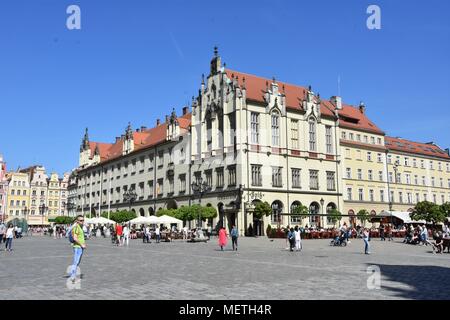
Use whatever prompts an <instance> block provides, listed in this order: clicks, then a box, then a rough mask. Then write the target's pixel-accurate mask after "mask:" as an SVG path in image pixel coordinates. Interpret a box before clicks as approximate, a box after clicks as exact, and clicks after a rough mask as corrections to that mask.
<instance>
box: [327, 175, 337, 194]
mask: <svg viewBox="0 0 450 320" xmlns="http://www.w3.org/2000/svg"><path fill="white" fill-rule="evenodd" d="M334 177H335V174H334V172H332V171H327V190H328V191H334V190H336V183H335V178H334Z"/></svg>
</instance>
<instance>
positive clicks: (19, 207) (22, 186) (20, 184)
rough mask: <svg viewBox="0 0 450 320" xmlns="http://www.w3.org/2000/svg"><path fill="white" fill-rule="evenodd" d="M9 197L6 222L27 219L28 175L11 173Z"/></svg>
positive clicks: (9, 177) (8, 178) (8, 179)
mask: <svg viewBox="0 0 450 320" xmlns="http://www.w3.org/2000/svg"><path fill="white" fill-rule="evenodd" d="M7 181H8V195H7V204H6V205H7V207H6V213H7V217H6V219H5V220H6V221H10V220H12V219H15V218H20V219H22V218H27V215H28V214H29V199H30V182H29V178H28V174H26V173H20V172H9V173H8V174H7Z"/></svg>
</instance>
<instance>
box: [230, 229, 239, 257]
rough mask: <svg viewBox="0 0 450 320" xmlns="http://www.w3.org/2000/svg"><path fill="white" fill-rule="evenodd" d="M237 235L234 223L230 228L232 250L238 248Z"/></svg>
mask: <svg viewBox="0 0 450 320" xmlns="http://www.w3.org/2000/svg"><path fill="white" fill-rule="evenodd" d="M238 237H239V232H238V230H237V228H236V226H235V225H233V228H232V229H231V243H232V245H233V251H234V250H236V251H237V249H238V242H237V241H238Z"/></svg>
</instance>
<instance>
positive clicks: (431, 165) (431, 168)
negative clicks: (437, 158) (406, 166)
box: [430, 161, 433, 170]
mask: <svg viewBox="0 0 450 320" xmlns="http://www.w3.org/2000/svg"><path fill="white" fill-rule="evenodd" d="M430 170H433V161H430Z"/></svg>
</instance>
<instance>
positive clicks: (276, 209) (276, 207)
mask: <svg viewBox="0 0 450 320" xmlns="http://www.w3.org/2000/svg"><path fill="white" fill-rule="evenodd" d="M271 207H272V223H274V224H277V226H280V225H281V222H282V221H281V214H282V213H283V202H281V201H280V200H275V201H274V202H272V206H271Z"/></svg>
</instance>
